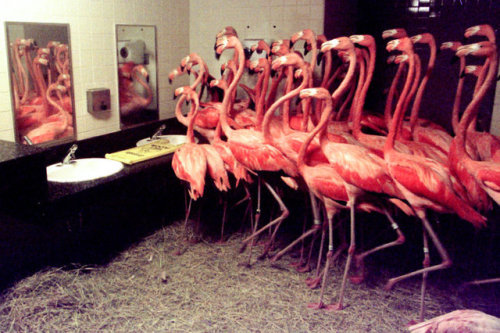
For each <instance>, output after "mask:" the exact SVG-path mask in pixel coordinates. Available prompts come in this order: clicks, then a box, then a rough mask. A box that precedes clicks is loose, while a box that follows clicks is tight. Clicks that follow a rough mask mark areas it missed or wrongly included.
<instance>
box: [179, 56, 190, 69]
mask: <svg viewBox="0 0 500 333" xmlns="http://www.w3.org/2000/svg"><path fill="white" fill-rule="evenodd" d="M190 61H191V57H190V56H189V55H187V56H185V57H184V58H182V59H181V65H180V66H181V68H182V69H184V68H185V67H186V65H187V64H188V63H189V62H190Z"/></svg>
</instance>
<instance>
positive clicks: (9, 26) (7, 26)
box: [5, 21, 77, 147]
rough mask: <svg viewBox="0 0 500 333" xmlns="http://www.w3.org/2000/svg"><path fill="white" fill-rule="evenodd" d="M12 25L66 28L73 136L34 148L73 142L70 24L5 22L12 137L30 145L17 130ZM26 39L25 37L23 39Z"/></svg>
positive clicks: (74, 133)
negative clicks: (11, 45)
mask: <svg viewBox="0 0 500 333" xmlns="http://www.w3.org/2000/svg"><path fill="white" fill-rule="evenodd" d="M13 25H23V26H43V27H50V26H57V27H64V28H66V32H67V40H68V61H69V76H70V78H69V80H70V84H71V92H70V95H71V107H72V117H73V135H71V136H67V137H63V138H60V139H54V140H49V141H44V142H41V143H38V144H35V145H36V146H40V147H45V146H54V145H59V144H64V143H67V142H73V141H76V140H77V125H76V107H75V89H74V80H73V76H74V71H73V57H72V47H71V30H70V24H69V23H46V22H42V23H41V22H20V21H6V22H5V42H6V56H7V61H8V62H7V64H8V69H7V73H8V76H9V85H10V95H11V107H12V115H13V123H14V135H15V142H16V143H20V144H30V143H29V142H26V141H25V140H23V139H22V138H21V137H20V133H19V129H18V124H17V121H16V110H15V101H14V99H15V94H14V88H13V84H14V82H13V81H12V71H13V64H12V59H11V50H10V43H11V40H10V36H9V30H11V29H12V26H13ZM24 38H26V37H24Z"/></svg>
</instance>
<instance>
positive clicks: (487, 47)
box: [455, 41, 496, 57]
mask: <svg viewBox="0 0 500 333" xmlns="http://www.w3.org/2000/svg"><path fill="white" fill-rule="evenodd" d="M494 52H496V47H495V45H494V44H493V43H491V42H486V41H484V42H479V43H473V44H467V45H462V46H460V47H459V48H458V49H457V52H456V53H455V54H456V56H457V57H463V56H468V55H474V56H479V57H489V56H491V55H492V54H493V53H494Z"/></svg>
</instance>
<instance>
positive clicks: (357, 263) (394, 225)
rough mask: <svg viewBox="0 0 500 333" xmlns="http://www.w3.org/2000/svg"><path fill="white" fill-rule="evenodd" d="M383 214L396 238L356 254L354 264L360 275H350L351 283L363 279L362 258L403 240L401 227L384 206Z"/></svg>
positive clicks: (398, 243)
mask: <svg viewBox="0 0 500 333" xmlns="http://www.w3.org/2000/svg"><path fill="white" fill-rule="evenodd" d="M384 214H385V216H386V217H387V219H388V220H389V223H390V224H391V227H392V229H394V230H395V231H396V234H397V238H396V239H395V240H394V241H392V242H388V243H385V244H382V245H379V246H376V247H374V248H373V249H370V250H367V251H365V252H363V253H360V254H358V255H356V257H355V266H356V268H357V269H358V270H359V271H361V275H355V276H351V277H350V278H349V279H350V281H351V282H352V283H355V284H358V283H361V282H362V281H363V279H364V273H363V260H364V259H365V258H366V257H367V256H369V255H370V254H372V253H375V252H378V251H381V250H383V249H387V248H389V247H393V246H397V245H401V244H403V243H404V242H405V236H404V234H403V232H402V231H401V229H400V228H399V225H398V224H397V223H396V221H394V219H393V218H392V216H391V214H390V213H389V212H388V211H387V209H385V208H384Z"/></svg>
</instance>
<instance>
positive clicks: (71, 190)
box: [0, 119, 185, 208]
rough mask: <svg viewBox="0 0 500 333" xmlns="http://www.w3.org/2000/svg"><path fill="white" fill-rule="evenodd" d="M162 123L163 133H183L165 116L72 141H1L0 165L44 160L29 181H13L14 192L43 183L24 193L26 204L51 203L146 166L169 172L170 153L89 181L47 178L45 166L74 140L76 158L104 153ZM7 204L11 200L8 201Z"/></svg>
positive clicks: (131, 143) (127, 145) (128, 145)
mask: <svg viewBox="0 0 500 333" xmlns="http://www.w3.org/2000/svg"><path fill="white" fill-rule="evenodd" d="M162 124H165V125H166V129H165V130H164V131H163V133H164V134H185V128H184V127H183V126H182V125H180V124H179V123H178V122H177V120H176V119H167V120H161V121H154V122H150V123H147V124H143V125H139V126H135V127H132V128H127V129H124V130H121V131H117V132H113V133H109V134H105V135H101V136H96V137H92V138H89V139H84V140H77V141H71V142H66V143H63V144H59V145H54V146H48V147H39V146H25V145H19V144H13V143H12V142H6V141H0V149H1V153H0V169H2V168H8V169H9V170H10V169H19V167H18V165H20V164H21V163H25V162H26V161H28V160H29V161H30V163H34V164H36V163H40V164H43V168H42V170H38V171H37V169H36V168H34V169H33V171H32V172H31V173H30V174H29V177H30V178H31V179H30V182H29V183H28V182H26V184H25V183H22V184H21V185H17V184H14V186H15V188H16V195H17V196H20V197H22V196H23V193H28V192H31V191H34V190H33V189H32V188H31V186H30V184H31V183H37V186H39V187H40V186H41V187H44V188H42V189H40V190H37V191H38V193H36V194H35V195H30V196H28V197H27V199H26V200H25V201H24V203H25V204H26V205H27V206H29V203H30V202H29V201H36V202H34V203H35V204H36V205H39V206H40V205H42V206H43V205H45V204H51V203H53V202H55V201H58V200H61V199H64V198H68V197H72V196H75V195H79V194H83V193H86V192H88V191H92V190H98V189H99V188H100V187H101V186H105V185H107V184H112V183H116V182H118V181H121V180H124V179H126V178H128V177H130V176H132V175H136V174H139V173H143V172H147V171H148V170H154V169H158V168H165V172H169V170H171V168H170V162H171V160H172V154H168V155H165V156H161V157H158V158H155V159H151V160H147V161H144V162H140V163H137V164H134V165H126V164H125V165H124V168H123V170H121V171H120V172H118V173H116V174H114V175H112V176H109V177H104V178H99V179H96V180H92V181H86V182H79V183H54V182H47V181H46V172H45V166H47V165H50V164H53V163H57V162H60V161H61V160H62V159H63V158H64V156H65V155H66V153H67V151H68V149H69V147H70V146H71V145H72V144H73V143H76V144H78V150H77V151H76V158H88V157H104V156H105V154H107V153H112V152H116V151H120V150H124V149H128V148H131V147H134V146H135V145H136V142H137V141H139V140H141V139H143V138H146V137H150V136H151V135H152V134H153V133H154V132H155V131H156V130H157V129H158V127H160V126H161V125H162ZM39 178H42V179H39ZM28 187H30V188H28ZM0 190H1V189H0ZM5 190H6V191H9V192H12V189H11V188H8V186H7V187H5ZM9 192H7V195H9ZM21 200H24V199H21ZM9 205H11V204H10V203H9ZM14 206H15V204H14ZM20 207H21V208H22V204H20ZM13 208H14V207H13Z"/></svg>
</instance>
